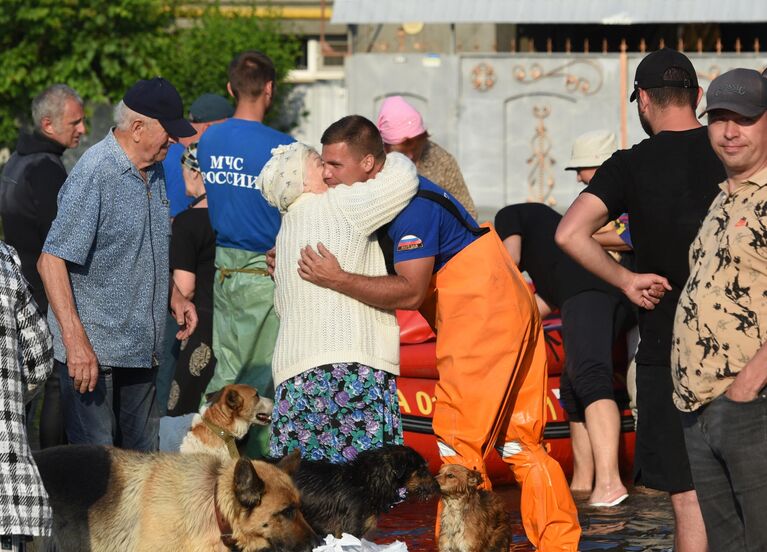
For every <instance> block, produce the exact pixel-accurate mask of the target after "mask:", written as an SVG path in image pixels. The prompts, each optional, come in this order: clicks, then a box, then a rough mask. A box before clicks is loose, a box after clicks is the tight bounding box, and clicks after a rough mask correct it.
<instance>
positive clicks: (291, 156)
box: [256, 142, 314, 213]
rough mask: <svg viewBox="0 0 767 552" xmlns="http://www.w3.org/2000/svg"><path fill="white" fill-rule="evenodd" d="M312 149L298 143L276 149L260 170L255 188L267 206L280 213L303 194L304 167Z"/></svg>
mask: <svg viewBox="0 0 767 552" xmlns="http://www.w3.org/2000/svg"><path fill="white" fill-rule="evenodd" d="M313 152H314V149H312V148H311V147H309V146H307V145H306V144H302V143H300V142H293V143H292V144H288V145H284V146H279V147H276V148H274V149H273V150H272V158H271V159H270V160H269V161H268V162H267V163H266V165H264V168H263V169H261V174H259V175H258V179H257V180H256V186H258V188H259V189H260V190H261V194H262V195H263V196H264V199H266V201H267V202H269V205H272V206H273V207H277V209H279V210H280V212H281V213H284V212H286V211H287V210H288V207H290V205H291V204H292V203H293V202H294V201H295V200H296V199H297V198H298V196H300V195H301V194H302V193H303V192H304V167H305V166H306V160H307V158H308V157H309V155H310V154H311V153H313Z"/></svg>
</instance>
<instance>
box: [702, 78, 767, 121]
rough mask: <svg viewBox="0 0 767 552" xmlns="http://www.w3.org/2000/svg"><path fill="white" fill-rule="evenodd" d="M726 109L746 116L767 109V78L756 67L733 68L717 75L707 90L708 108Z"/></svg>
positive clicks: (752, 115)
mask: <svg viewBox="0 0 767 552" xmlns="http://www.w3.org/2000/svg"><path fill="white" fill-rule="evenodd" d="M715 109H726V110H727V111H732V112H734V113H737V114H738V115H743V116H744V117H749V118H751V117H758V116H759V115H761V114H762V113H764V112H765V111H767V80H766V79H765V78H764V77H762V75H761V74H760V73H759V71H755V70H754V69H733V70H731V71H727V72H726V73H723V74H721V75H719V76H718V77H716V78H715V79H714V80H713V81H711V84H710V85H709V87H708V90H707V91H706V110H705V111H704V112H703V113H701V116H703V115H704V114H706V113H708V112H710V111H713V110H715Z"/></svg>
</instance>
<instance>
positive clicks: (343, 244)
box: [272, 153, 418, 385]
mask: <svg viewBox="0 0 767 552" xmlns="http://www.w3.org/2000/svg"><path fill="white" fill-rule="evenodd" d="M417 189H418V177H417V175H416V169H415V165H413V163H411V162H410V160H409V159H408V158H407V157H405V156H403V155H401V154H399V153H390V154H389V155H387V157H386V163H385V164H384V167H383V169H382V170H381V172H379V173H378V175H376V177H375V178H374V179H372V180H368V181H367V182H362V183H357V184H354V185H352V186H344V185H339V186H336V187H335V188H332V189H330V190H328V191H327V192H326V193H324V194H312V193H304V194H303V195H301V196H300V197H299V198H298V199H297V200H296V201H295V202H293V204H292V205H291V206H290V207H289V208H288V211H287V213H285V215H284V216H283V218H282V226H281V227H280V232H279V234H277V245H276V247H277V264H276V267H275V273H274V279H275V283H276V288H275V292H274V306H275V309H276V311H277V315H278V316H279V317H280V331H279V334H278V336H277V344H276V345H275V348H274V357H273V359H272V373H273V375H274V384H275V385H279V384H280V383H282V382H284V381H285V380H287V379H289V378H292V377H294V376H297V375H298V374H300V373H302V372H305V371H306V370H309V369H311V368H314V367H316V366H321V365H323V364H331V363H335V362H359V363H361V364H366V365H368V366H371V367H373V368H376V369H378V370H385V371H387V372H391V373H392V374H399V326H398V325H397V319H396V317H395V316H394V313H393V312H391V311H386V310H382V309H377V308H375V307H370V306H368V305H365V304H363V303H361V302H359V301H357V300H355V299H352V298H350V297H347V296H346V295H342V294H340V293H337V292H335V291H332V290H329V289H326V288H322V287H319V286H316V285H314V284H310V283H309V282H306V281H304V280H302V279H301V277H300V276H299V275H298V259H299V257H300V250H301V248H303V247H304V246H306V245H311V246H312V247H314V248H315V250H316V248H317V243H318V242H322V243H323V244H324V245H325V247H327V248H328V250H330V251H331V252H332V253H333V254H334V255H335V256H336V257H337V258H338V262H339V263H340V264H341V267H342V268H343V269H344V270H346V271H348V272H353V273H356V274H366V275H368V276H381V275H384V274H386V266H385V264H384V258H383V254H382V253H381V248H380V247H379V246H378V242H377V241H376V237H375V231H376V230H377V229H378V228H380V227H381V226H382V225H384V224H386V223H387V222H389V221H391V220H392V219H393V218H394V217H395V216H396V215H397V214H399V212H400V211H401V210H402V209H403V208H404V207H405V206H406V205H407V204H408V202H409V201H410V200H411V199H412V197H413V196H414V195H415V193H416V190H417Z"/></svg>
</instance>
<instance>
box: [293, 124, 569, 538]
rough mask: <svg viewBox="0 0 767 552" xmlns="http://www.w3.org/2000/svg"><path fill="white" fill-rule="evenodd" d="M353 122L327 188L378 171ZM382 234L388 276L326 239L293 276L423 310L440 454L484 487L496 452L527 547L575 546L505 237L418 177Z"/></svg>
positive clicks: (539, 350)
mask: <svg viewBox="0 0 767 552" xmlns="http://www.w3.org/2000/svg"><path fill="white" fill-rule="evenodd" d="M349 119H355V120H356V119H363V118H361V117H358V118H355V116H353V117H351V118H350V117H347V118H344V119H341V121H338V122H337V123H334V125H331V127H330V128H329V129H328V130H327V131H326V132H325V134H324V135H323V140H322V143H323V152H322V157H323V160H324V162H325V181H326V183H327V184H328V185H331V186H333V185H337V184H340V183H349V184H350V183H353V182H355V181H364V180H367V179H368V178H371V177H373V176H375V174H376V173H377V171H378V170H379V169H380V167H376V166H372V167H371V168H370V169H367V168H366V167H367V166H369V163H368V161H369V157H370V156H371V154H370V153H365V150H364V149H363V150H362V151H361V152H360V149H359V148H358V147H357V146H358V145H359V144H358V143H357V142H355V140H357V138H358V134H359V132H358V131H357V132H356V133H355V132H352V131H351V130H350V129H349V128H346V127H348V126H354V125H353V122H354V121H348V120H349ZM363 120H364V121H366V120H365V119H363ZM368 122H369V121H368ZM342 123H343V124H342ZM360 124H361V123H360ZM337 127H341V128H337ZM355 130H356V129H355ZM331 131H332V132H331ZM369 149H371V150H372V149H374V148H369ZM363 173H364V174H363ZM378 238H379V242H380V243H381V246H382V249H383V250H384V252H385V253H386V252H387V251H388V252H390V253H392V254H391V256H387V255H385V256H387V264H388V265H389V266H388V268H389V271H390V274H391V275H390V276H364V275H360V274H352V273H347V272H345V271H344V270H343V269H342V267H340V266H339V265H338V262H337V261H336V259H335V257H334V256H333V254H332V252H330V251H328V250H327V249H325V248H324V246H322V245H318V246H317V251H315V250H314V249H312V248H311V247H307V248H305V249H304V250H303V251H302V253H301V260H300V261H299V273H300V274H301V276H302V277H303V278H304V279H305V280H308V281H310V282H313V283H315V284H317V285H321V286H324V287H328V288H331V289H334V290H336V291H338V292H340V293H344V294H346V295H349V296H351V297H354V298H356V299H358V300H360V301H362V302H364V303H367V304H369V305H373V306H376V307H379V308H383V309H395V308H397V309H418V308H420V310H421V312H422V314H424V316H425V317H426V319H427V320H429V322H430V323H431V325H432V327H433V328H434V330H435V333H436V334H437V369H438V371H439V382H438V383H437V386H436V391H435V395H436V404H435V410H434V418H433V424H434V432H435V434H436V435H437V440H438V444H439V447H440V455H441V457H442V459H443V461H445V462H447V463H457V464H463V465H465V466H467V467H470V468H473V469H476V470H478V471H480V472H482V473H483V474H484V475H485V485H486V486H487V487H488V488H489V487H490V482H489V480H488V478H487V476H486V469H485V459H486V458H487V457H488V455H489V454H491V453H492V450H493V448H495V449H496V450H497V451H498V452H499V453H500V454H501V456H502V458H503V460H504V461H505V462H508V463H509V464H510V465H511V469H512V470H513V472H514V476H515V478H516V479H517V481H518V482H519V484H520V486H521V488H522V500H521V514H522V523H523V525H524V527H525V532H526V534H527V537H528V538H529V539H530V541H531V542H532V544H533V545H535V546H536V547H538V549H539V550H542V551H544V552H547V551H559V550H562V551H575V550H577V548H578V540H579V538H580V533H581V531H580V526H579V524H578V514H577V510H576V507H575V503H574V502H573V499H572V495H571V494H570V490H569V488H568V485H567V481H566V479H565V476H564V473H563V472H562V469H561V467H560V466H559V464H558V463H557V462H556V461H555V460H554V459H552V458H551V457H549V456H548V454H547V453H546V451H545V449H544V448H543V445H542V439H543V429H544V425H545V411H544V405H545V396H546V351H545V344H544V341H543V331H542V328H541V323H540V320H539V316H538V311H537V308H536V306H535V303H534V299H533V296H532V294H531V293H530V291H529V289H528V287H527V285H526V283H525V281H524V279H523V278H522V276H521V274H520V273H519V271H518V270H517V268H516V266H515V265H514V263H513V261H512V260H511V258H510V257H509V255H508V253H507V251H506V249H505V248H504V246H503V244H502V243H501V241H500V238H499V237H498V235H497V234H496V233H495V231H494V230H492V229H491V228H489V227H484V228H477V227H476V223H475V221H474V219H473V218H472V217H471V216H470V215H469V214H468V213H467V212H466V210H465V209H464V208H463V207H461V206H460V204H459V203H458V202H457V201H456V200H455V199H454V198H453V197H452V196H450V195H449V194H447V193H446V192H445V191H444V190H442V189H441V188H440V187H438V186H436V185H435V184H433V183H432V182H430V181H429V180H427V179H425V178H423V177H421V179H420V185H419V192H418V194H417V195H416V197H415V198H414V199H413V200H412V201H411V203H410V204H409V205H408V206H407V207H406V208H405V209H404V210H403V211H402V213H400V214H399V215H398V216H397V217H396V218H395V219H394V221H393V222H392V223H390V224H389V225H388V226H387V227H384V228H382V229H381V230H380V231H379V236H378ZM390 261H391V262H390Z"/></svg>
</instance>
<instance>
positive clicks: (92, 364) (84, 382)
mask: <svg viewBox="0 0 767 552" xmlns="http://www.w3.org/2000/svg"><path fill="white" fill-rule="evenodd" d="M64 348H65V349H66V351H67V369H68V371H69V377H70V378H72V383H73V384H74V387H75V390H77V391H79V392H80V393H87V392H90V391H93V390H94V389H96V383H98V379H99V361H98V359H97V358H96V353H94V352H93V347H92V346H91V342H90V340H89V339H88V336H87V335H85V330H84V329H83V330H81V331H78V332H77V333H75V334H74V335H73V336H72V337H70V338H67V339H65V340H64Z"/></svg>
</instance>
